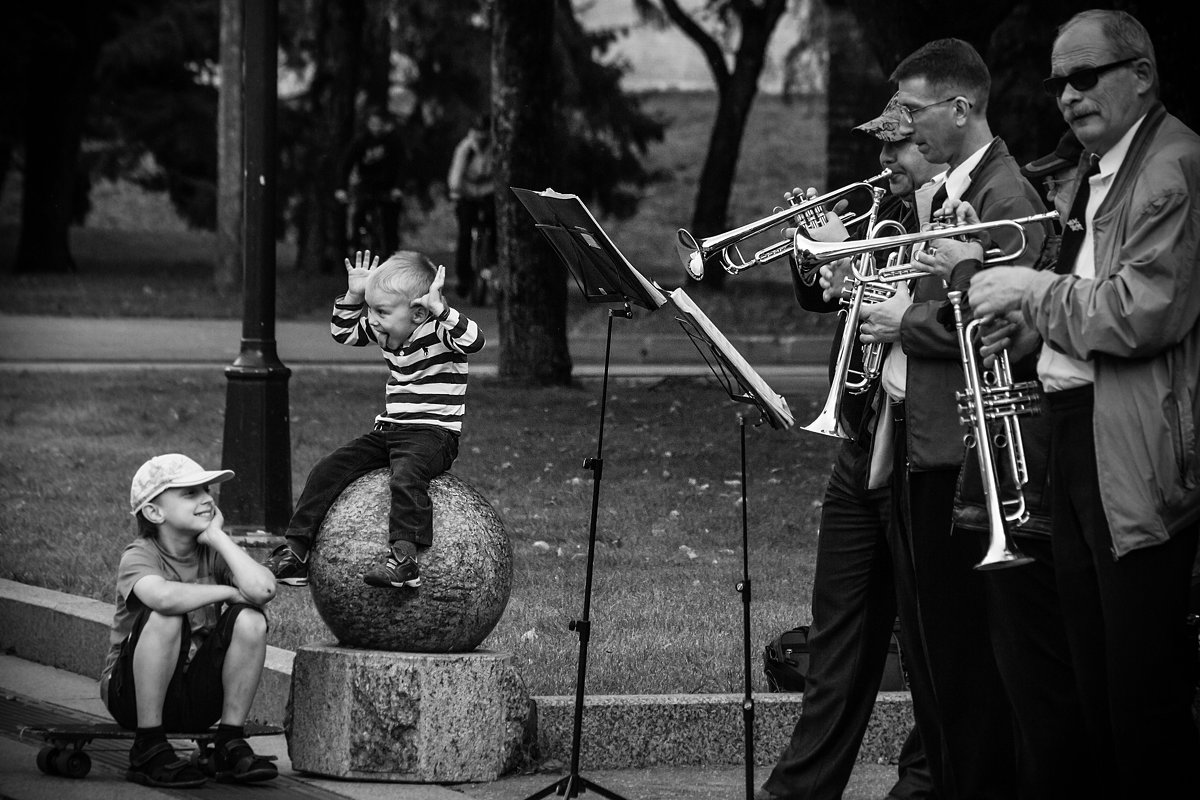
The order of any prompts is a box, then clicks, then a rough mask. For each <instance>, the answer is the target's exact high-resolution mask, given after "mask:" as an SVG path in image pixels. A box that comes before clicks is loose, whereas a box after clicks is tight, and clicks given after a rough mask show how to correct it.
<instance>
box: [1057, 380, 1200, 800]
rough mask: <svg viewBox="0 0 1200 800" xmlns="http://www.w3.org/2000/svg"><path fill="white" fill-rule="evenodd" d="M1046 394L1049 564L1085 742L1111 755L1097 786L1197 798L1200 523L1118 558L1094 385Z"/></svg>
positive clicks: (1117, 793) (1103, 759)
mask: <svg viewBox="0 0 1200 800" xmlns="http://www.w3.org/2000/svg"><path fill="white" fill-rule="evenodd" d="M1047 401H1048V405H1049V408H1050V413H1051V422H1052V424H1053V434H1052V436H1051V443H1050V458H1051V469H1052V473H1051V476H1052V477H1051V480H1052V482H1053V487H1054V568H1055V575H1056V577H1057V582H1058V590H1059V594H1060V596H1061V598H1062V608H1063V618H1064V620H1065V622H1066V630H1067V641H1068V642H1069V644H1070V648H1071V657H1072V661H1073V663H1074V667H1075V675H1076V686H1077V687H1078V691H1079V696H1080V698H1081V701H1082V705H1083V713H1084V720H1085V723H1086V726H1087V731H1088V746H1089V747H1090V748H1091V749H1092V751H1093V752H1094V753H1095V754H1096V758H1097V760H1098V762H1099V763H1100V764H1104V765H1108V767H1107V770H1106V775H1107V776H1108V792H1107V793H1106V794H1105V795H1103V796H1105V797H1120V798H1135V797H1200V769H1198V768H1197V765H1200V742H1198V738H1197V731H1196V724H1195V721H1194V719H1193V717H1192V713H1191V705H1192V700H1193V697H1194V695H1195V691H1196V674H1195V673H1196V639H1195V634H1194V632H1189V629H1188V627H1187V626H1186V624H1185V619H1186V615H1187V611H1188V594H1189V584H1190V581H1191V571H1192V565H1193V562H1194V559H1195V553H1196V543H1197V535H1198V534H1200V524H1192V525H1191V526H1189V527H1188V528H1187V529H1186V530H1182V531H1178V532H1176V534H1175V535H1174V536H1172V537H1171V538H1170V539H1169V540H1168V541H1167V542H1164V543H1163V544H1159V545H1155V546H1153V547H1146V548H1143V549H1140V550H1135V551H1133V552H1131V553H1127V554H1125V555H1123V556H1121V557H1120V558H1119V559H1118V558H1114V556H1113V552H1112V536H1111V533H1110V531H1109V527H1108V521H1107V519H1106V518H1105V515H1104V505H1103V502H1102V499H1101V496H1100V485H1099V478H1098V471H1097V469H1098V467H1097V462H1096V448H1095V439H1094V436H1093V432H1092V410H1093V399H1092V394H1091V391H1090V387H1087V388H1084V389H1069V390H1067V391H1065V392H1053V393H1049V394H1047ZM1114 773H1115V774H1114Z"/></svg>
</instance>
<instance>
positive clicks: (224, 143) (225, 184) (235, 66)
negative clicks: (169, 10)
mask: <svg viewBox="0 0 1200 800" xmlns="http://www.w3.org/2000/svg"><path fill="white" fill-rule="evenodd" d="M243 52H244V48H243V46H242V3H241V0H221V93H220V95H219V99H218V105H217V257H216V265H215V270H214V273H213V279H214V280H215V282H216V285H217V288H218V289H219V290H221V291H222V292H229V291H232V290H233V289H234V288H236V287H237V285H238V281H239V279H240V278H241V274H242V53H243Z"/></svg>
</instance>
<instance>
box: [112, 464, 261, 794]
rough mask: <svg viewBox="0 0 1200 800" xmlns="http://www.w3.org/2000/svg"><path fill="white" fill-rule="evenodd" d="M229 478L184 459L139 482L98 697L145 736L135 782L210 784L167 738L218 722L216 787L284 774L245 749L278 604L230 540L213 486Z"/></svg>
mask: <svg viewBox="0 0 1200 800" xmlns="http://www.w3.org/2000/svg"><path fill="white" fill-rule="evenodd" d="M232 477H233V473H232V472H230V471H229V470H217V471H208V470H205V469H203V468H202V467H201V466H200V465H199V464H197V463H196V462H195V461H193V460H192V459H190V458H188V457H187V456H185V455H180V454H178V453H169V454H167V455H161V456H156V457H155V458H152V459H150V460H149V461H147V462H146V463H145V464H143V465H142V466H141V468H140V469H138V471H137V473H136V474H135V475H134V476H133V485H132V487H131V488H130V491H129V504H130V506H131V508H132V513H133V514H134V516H135V517H136V518H137V530H138V533H139V538H138V539H136V540H135V541H133V542H132V543H130V544H129V545H128V546H127V547H126V548H125V551H124V553H122V554H121V564H120V566H119V567H118V569H117V612H116V615H115V616H114V617H113V624H112V632H111V633H110V635H109V641H110V648H109V653H108V659H107V661H106V662H105V665H104V673H103V674H102V675H101V677H100V696H101V697H102V698H103V700H104V704H105V705H106V706H107V707H108V710H109V713H111V714H112V715H113V719H115V720H116V721H117V722H118V723H120V724H121V725H122V726H123V727H125V728H130V729H135V730H136V731H137V735H136V737H135V738H134V740H133V747H132V748H131V749H130V751H129V771H128V772H126V773H125V776H126V777H127V778H128V779H129V780H131V781H133V782H134V783H141V784H145V785H147V786H164V787H172V788H187V787H194V786H200V785H202V784H203V783H204V781H205V775H204V773H202V772H201V771H200V770H199V769H197V768H196V767H194V766H192V765H191V764H190V763H189V762H187V761H185V760H183V759H180V758H179V757H177V756H176V754H175V751H174V749H172V747H171V745H170V744H169V743H168V742H167V738H166V733H168V732H171V733H193V732H200V731H206V730H208V729H209V728H210V727H211V726H212V724H213V723H214V722H218V721H219V723H220V724H219V725H218V726H217V733H216V737H215V740H214V742H213V744H214V757H213V762H212V770H211V773H212V774H213V776H214V777H216V779H217V780H218V781H223V782H230V781H232V782H239V783H241V782H250V781H264V780H269V779H271V778H274V777H275V776H276V774H277V770H276V769H275V765H274V764H272V763H271V762H270V761H268V760H266V759H264V758H261V757H259V756H257V755H255V753H254V751H253V750H252V749H251V748H250V745H248V744H247V743H246V740H245V739H244V738H243V737H244V735H245V733H244V729H243V726H244V724H245V721H246V715H247V713H248V712H249V711H250V704H251V702H252V701H253V700H254V693H255V691H256V690H257V689H258V679H259V676H260V675H261V674H262V669H263V662H264V660H265V659H266V654H267V619H266V617H265V616H264V614H263V611H262V606H264V605H265V604H266V603H268V602H270V600H271V598H273V597H274V596H275V579H274V576H273V575H271V573H270V572H269V571H268V570H266V569H265V568H264V567H263V566H262V565H261V564H259V563H258V562H256V561H255V560H254V559H253V558H251V557H250V556H249V555H247V554H246V553H245V552H244V551H243V550H242V548H241V547H240V546H238V545H237V543H235V542H234V541H233V540H232V539H230V538H229V536H228V535H227V534H226V533H225V531H224V530H222V525H223V524H224V522H225V518H224V517H223V516H222V514H221V512H220V510H219V509H218V508H217V506H216V504H215V503H214V502H213V497H212V495H211V494H209V491H208V487H209V486H210V485H212V484H216V483H221V482H222V481H226V480H229V479H230V478H232Z"/></svg>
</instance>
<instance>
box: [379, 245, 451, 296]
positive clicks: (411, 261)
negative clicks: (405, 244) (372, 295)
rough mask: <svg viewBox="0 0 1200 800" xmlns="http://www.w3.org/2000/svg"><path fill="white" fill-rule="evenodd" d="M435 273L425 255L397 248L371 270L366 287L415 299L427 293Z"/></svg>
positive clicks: (435, 270) (435, 269)
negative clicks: (389, 256)
mask: <svg viewBox="0 0 1200 800" xmlns="http://www.w3.org/2000/svg"><path fill="white" fill-rule="evenodd" d="M435 275H437V267H435V266H434V265H433V262H432V261H430V260H429V259H428V258H427V257H426V256H424V255H422V254H421V253H418V252H417V251H415V250H398V251H396V252H395V253H394V254H393V255H392V256H391V258H389V259H388V260H387V261H384V262H383V263H382V264H380V265H379V266H378V267H376V268H375V269H373V270H371V274H370V276H369V277H368V278H367V288H368V289H372V288H374V289H378V290H379V291H381V292H387V293H389V294H397V295H403V296H404V297H407V298H408V299H410V300H415V299H416V298H418V297H424V296H425V295H426V294H428V293H429V286H430V284H432V283H433V278H434V276H435Z"/></svg>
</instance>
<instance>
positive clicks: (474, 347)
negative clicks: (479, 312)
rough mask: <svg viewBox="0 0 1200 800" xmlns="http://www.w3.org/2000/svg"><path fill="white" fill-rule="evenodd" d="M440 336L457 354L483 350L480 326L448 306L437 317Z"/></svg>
mask: <svg viewBox="0 0 1200 800" xmlns="http://www.w3.org/2000/svg"><path fill="white" fill-rule="evenodd" d="M437 323H438V336H439V337H440V338H441V340H442V343H443V344H445V345H446V347H449V348H450V349H451V350H453V351H455V352H457V353H466V354H468V355H470V354H471V353H478V352H479V351H480V350H481V349H483V333H482V332H481V331H480V330H479V326H478V325H476V324H475V322H474V321H473V320H471V319H469V318H468V317H466V316H464V315H462V314H460V313H459V312H458V309H455V308H451V307H450V306H446V310H445V311H443V312H442V313H441V315H440V316H438V317H437Z"/></svg>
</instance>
